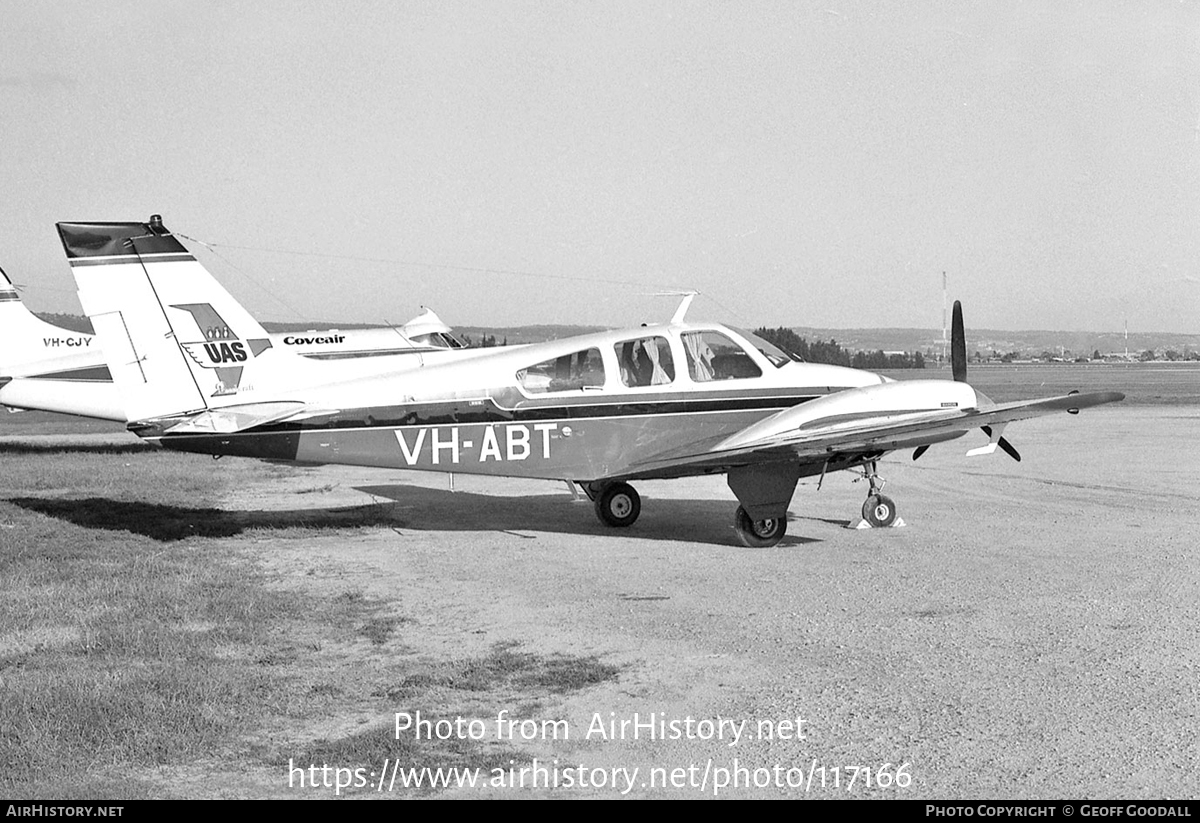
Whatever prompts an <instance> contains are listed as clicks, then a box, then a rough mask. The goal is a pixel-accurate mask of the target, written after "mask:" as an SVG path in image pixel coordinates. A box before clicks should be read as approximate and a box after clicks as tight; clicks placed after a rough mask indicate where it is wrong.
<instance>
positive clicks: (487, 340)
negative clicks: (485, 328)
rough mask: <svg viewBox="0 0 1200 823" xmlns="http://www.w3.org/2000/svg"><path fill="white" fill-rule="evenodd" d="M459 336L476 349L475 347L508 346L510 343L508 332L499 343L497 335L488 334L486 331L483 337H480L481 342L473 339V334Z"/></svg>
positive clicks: (468, 345)
mask: <svg viewBox="0 0 1200 823" xmlns="http://www.w3.org/2000/svg"><path fill="white" fill-rule="evenodd" d="M459 338H460V339H461V340H462V341H463V342H464V343H466V344H467V347H468V348H472V349H475V348H479V349H490V348H494V347H496V346H507V345H508V335H507V334H506V335H504V340H503V341H502V342H499V343H497V342H496V335H494V334H487V333H486V332H485V333H484V335H483V337H482V338H480V340H479V343H476V342H475V341H474V340H472V339H471V335H469V334H461V335H459Z"/></svg>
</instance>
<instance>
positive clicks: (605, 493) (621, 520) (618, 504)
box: [596, 483, 642, 528]
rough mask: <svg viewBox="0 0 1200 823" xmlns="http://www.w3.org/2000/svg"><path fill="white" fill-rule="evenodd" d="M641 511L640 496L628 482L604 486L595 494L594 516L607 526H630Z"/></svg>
mask: <svg viewBox="0 0 1200 823" xmlns="http://www.w3.org/2000/svg"><path fill="white" fill-rule="evenodd" d="M641 513H642V498H641V496H640V495H638V493H637V491H636V490H635V489H634V488H633V486H631V485H629V484H628V483H613V484H612V485H609V486H605V487H604V489H602V490H601V491H600V493H599V494H597V495H596V516H597V517H599V518H600V522H602V523H604V524H605V525H608V526H616V527H617V528H624V527H626V526H632V525H633V522H634V521H635V520H637V519H638V515H639V514H641Z"/></svg>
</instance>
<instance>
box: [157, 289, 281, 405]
mask: <svg viewBox="0 0 1200 823" xmlns="http://www.w3.org/2000/svg"><path fill="white" fill-rule="evenodd" d="M171 308H173V309H182V310H183V311H186V312H188V313H189V314H190V315H191V316H192V319H193V320H194V321H196V328H197V329H199V330H200V334H201V336H203V337H204V341H203V342H198V343H180V344H179V345H180V346H181V347H182V348H183V350H184V351H185V352H187V353H188V356H189V357H191V358H192V360H194V361H195V362H196V365H198V366H200V367H201V368H205V369H215V370H216V372H217V390H216V391H215V392H213V394H212V396H213V397H227V396H229V395H232V394H237V391H238V386H239V385H240V384H241V382H242V366H239V365H236V364H238V363H245V362H246V361H247V360H249V359H250V358H251V357H258V355H260V354H262V353H263V352H264V351H266V350H267V349H269V348H271V341H270V340H268V339H267V338H265V337H264V338H260V339H256V340H247V341H245V342H242V341H241V340H239V339H238V336H237V335H236V334H234V332H233V330H232V329H230V328H229V324H228V323H226V322H225V321H224V320H223V319H222V318H221V315H219V314H217V310H216V309H214V308H213V307H212V306H211V305H210V304H208V303H185V304H182V305H178V306H171ZM247 348H249V351H247Z"/></svg>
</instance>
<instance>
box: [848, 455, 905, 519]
mask: <svg viewBox="0 0 1200 823" xmlns="http://www.w3.org/2000/svg"><path fill="white" fill-rule="evenodd" d="M863 477H865V478H866V479H867V482H868V483H869V484H870V486H871V487H870V489H869V490H868V491H867V499H866V500H865V501H863V506H862V520H860V521H858V523H857V524H856V525H855V526H854V528H856V529H883V528H888V527H889V526H891V527H895V526H903V525H904V521H903V520H901V519H900V518H899V517H897V516H896V503H895V501H893V500H892V498H890V497H888V496H886V495H885V494H883V487H884V484H885V483H886V482H887V481H885V480H884V479H883V478H881V477H880V476H879V464H878V462H877V461H875V460H871V461H868V462H867V464H866V465H865V466H864V467H863Z"/></svg>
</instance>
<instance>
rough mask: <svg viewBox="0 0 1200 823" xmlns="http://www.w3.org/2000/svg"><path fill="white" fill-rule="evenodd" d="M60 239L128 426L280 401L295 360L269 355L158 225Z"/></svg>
mask: <svg viewBox="0 0 1200 823" xmlns="http://www.w3.org/2000/svg"><path fill="white" fill-rule="evenodd" d="M58 233H59V236H60V238H61V239H62V244H63V249H64V250H65V251H66V253H67V258H68V260H69V261H70V264H71V269H72V272H73V273H74V275H75V281H76V283H77V284H78V286H79V299H80V302H81V303H82V304H83V309H84V311H85V312H87V315H88V317H90V318H91V320H92V325H93V326H94V327H95V329H96V334H97V335H98V336H99V337H100V340H101V343H102V345H103V349H104V355H105V358H106V360H107V363H108V369H109V371H110V372H111V373H112V377H113V380H114V382H115V383H116V384H117V387H118V389H119V390H120V392H121V396H122V402H123V404H124V406H125V412H126V419H127V420H129V421H130V422H131V423H134V422H138V421H146V420H155V419H161V418H167V417H177V416H181V415H189V414H197V413H204V412H206V411H210V410H218V409H222V408H227V407H230V406H242V407H246V406H252V405H254V404H261V403H264V402H271V401H278V400H280V399H282V398H280V397H279V396H278V395H277V394H273V393H272V392H273V390H274V388H275V387H278V386H280V385H288V384H289V382H288V379H287V377H288V374H289V373H290V372H292V371H294V370H295V369H296V368H301V367H297V366H295V361H297V360H299V359H300V358H298V357H296V356H295V355H292V354H291V353H289V352H284V351H281V350H279V349H278V348H275V347H273V346H272V344H271V340H270V338H269V337H268V335H267V333H266V331H264V330H263V328H262V326H261V325H259V323H258V321H256V320H255V319H254V318H253V317H251V315H250V314H249V312H247V311H246V310H245V309H244V308H243V307H242V306H241V305H240V304H239V303H238V302H237V301H236V300H234V299H233V297H232V296H230V294H229V293H228V292H227V291H226V290H225V289H224V288H223V287H222V286H221V285H220V284H219V283H218V282H217V281H216V280H215V279H213V277H212V276H211V275H210V274H209V273H208V271H207V270H206V269H205V268H204V266H202V265H201V264H200V263H199V262H198V261H197V260H196V258H195V257H193V256H192V254H191V252H189V251H188V250H187V249H186V248H185V247H184V246H183V245H182V244H181V243H180V242H179V240H177V239H176V238H175V236H174V235H172V234H171V232H169V231H168V230H167V229H166V228H165V227H164V226H163V223H162V218H161V217H159V216H158V215H154V216H153V217H151V218H150V222H149V223H59V224H58ZM264 360H265V361H266V364H265V365H264V363H263V361H264Z"/></svg>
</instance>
